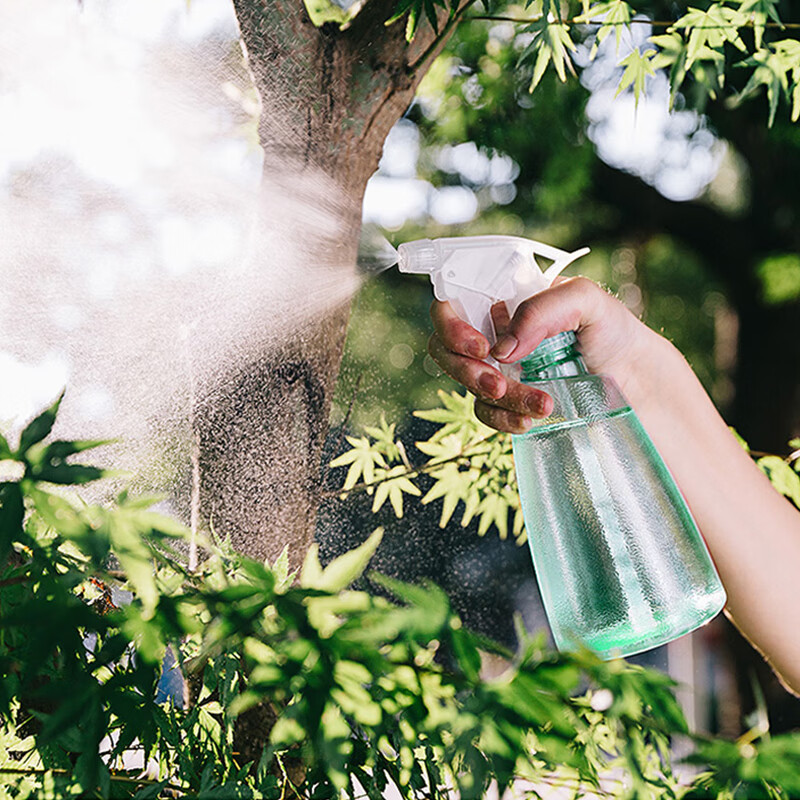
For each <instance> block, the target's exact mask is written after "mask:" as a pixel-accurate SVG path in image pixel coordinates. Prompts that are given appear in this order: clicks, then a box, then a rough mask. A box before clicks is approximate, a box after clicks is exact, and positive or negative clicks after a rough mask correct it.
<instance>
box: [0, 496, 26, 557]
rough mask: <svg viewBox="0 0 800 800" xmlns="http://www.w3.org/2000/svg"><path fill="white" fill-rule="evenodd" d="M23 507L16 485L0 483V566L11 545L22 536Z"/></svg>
mask: <svg viewBox="0 0 800 800" xmlns="http://www.w3.org/2000/svg"><path fill="white" fill-rule="evenodd" d="M24 519H25V505H24V502H23V499H22V490H21V488H20V485H19V484H18V483H0V564H3V565H4V564H5V563H6V559H7V558H8V554H9V553H10V552H11V547H12V544H13V543H14V542H15V541H18V540H19V539H20V537H21V536H22V535H23V533H24V531H23V527H22V526H23V521H24Z"/></svg>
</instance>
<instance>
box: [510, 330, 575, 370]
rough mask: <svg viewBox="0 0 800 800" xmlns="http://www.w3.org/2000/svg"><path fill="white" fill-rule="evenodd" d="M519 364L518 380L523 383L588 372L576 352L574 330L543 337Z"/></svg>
mask: <svg viewBox="0 0 800 800" xmlns="http://www.w3.org/2000/svg"><path fill="white" fill-rule="evenodd" d="M519 364H520V368H521V371H522V373H521V376H520V380H521V381H522V382H523V383H531V382H534V381H546V380H552V379H554V378H569V377H572V376H575V375H588V373H589V370H587V369H586V364H584V362H583V358H582V357H581V354H580V353H579V352H578V348H577V341H576V338H575V332H574V331H565V332H564V333H559V334H556V335H555V336H551V337H550V338H549V339H545V340H544V341H543V342H542V343H541V344H540V345H539V346H538V347H537V348H536V349H535V350H534V351H533V352H532V353H531V354H530V355H529V356H526V357H525V358H523V359H521V360H520V362H519Z"/></svg>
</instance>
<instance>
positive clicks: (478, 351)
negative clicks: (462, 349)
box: [467, 339, 488, 358]
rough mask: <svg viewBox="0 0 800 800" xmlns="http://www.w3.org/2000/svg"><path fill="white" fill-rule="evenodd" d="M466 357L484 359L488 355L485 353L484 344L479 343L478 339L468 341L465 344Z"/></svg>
mask: <svg viewBox="0 0 800 800" xmlns="http://www.w3.org/2000/svg"><path fill="white" fill-rule="evenodd" d="M467 355H470V356H472V357H473V358H486V356H487V355H488V354H487V352H486V343H485V342H481V341H480V340H479V339H470V341H469V342H467Z"/></svg>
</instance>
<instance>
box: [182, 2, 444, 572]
mask: <svg viewBox="0 0 800 800" xmlns="http://www.w3.org/2000/svg"><path fill="white" fill-rule="evenodd" d="M234 6H235V9H236V13H237V16H238V19H239V26H240V30H241V34H242V39H243V42H244V44H245V48H246V51H247V57H248V61H249V65H250V68H251V71H252V74H253V78H254V81H255V85H256V88H257V89H258V91H259V94H260V96H261V101H262V112H261V118H260V126H259V133H260V140H261V145H262V147H263V150H264V181H263V202H262V206H261V209H260V211H261V213H260V215H259V217H260V219H259V223H258V224H259V232H258V235H257V244H256V252H255V254H254V257H255V258H256V259H257V260H258V265H259V270H260V271H263V280H264V281H269V282H270V283H269V285H270V286H271V287H274V294H273V297H272V299H271V302H270V307H269V308H267V309H263V314H264V320H265V325H264V335H263V339H262V340H260V341H258V342H250V343H249V347H248V348H247V355H245V356H243V357H242V356H237V355H236V354H232V357H231V359H230V366H229V367H228V368H227V369H226V371H225V373H224V374H223V375H221V376H203V377H201V378H200V379H199V391H198V396H199V400H198V414H197V435H198V443H199V462H200V472H201V481H200V486H201V489H200V499H201V510H202V514H203V516H204V517H205V519H206V520H207V521H208V522H209V523H210V524H211V525H212V526H213V527H214V529H215V530H216V531H217V532H218V533H219V534H220V535H223V536H226V535H230V537H231V541H232V543H233V545H234V547H235V548H236V549H237V550H239V551H240V552H244V553H246V554H248V555H251V556H253V557H258V558H269V559H274V558H275V557H276V556H277V555H278V554H279V553H280V551H281V550H282V548H283V546H284V545H286V544H288V545H289V546H290V559H291V561H292V562H293V564H294V565H297V563H298V562H299V561H300V560H301V559H302V556H303V554H304V551H305V549H306V548H307V546H308V544H309V543H310V541H311V539H312V536H313V530H314V522H315V517H316V509H317V506H318V502H319V498H318V485H319V480H318V479H319V467H320V465H319V460H320V454H321V449H322V444H323V441H324V437H325V434H326V431H327V424H328V414H329V411H330V406H331V399H332V392H333V387H334V383H335V380H336V376H337V372H338V368H339V362H340V359H341V354H342V348H343V345H344V339H345V332H346V326H347V320H348V316H349V303H350V298H351V296H352V294H353V293H354V292H355V291H356V289H357V288H358V285H359V279H358V276H357V274H356V267H355V262H356V252H357V245H358V236H359V231H360V220H361V204H362V199H363V195H364V190H365V187H366V183H367V180H368V179H369V177H370V175H371V174H372V173H373V172H374V171H375V169H376V168H377V165H378V161H379V159H380V155H381V150H382V146H383V141H384V139H385V137H386V135H387V133H388V132H389V129H390V128H391V126H392V125H393V124H394V123H395V122H396V121H397V119H398V118H399V117H400V116H401V114H402V113H403V112H404V111H405V109H406V108H407V107H408V105H409V104H410V102H411V99H412V97H413V93H414V90H415V88H416V86H417V84H418V82H419V80H420V79H421V77H422V74H423V72H424V69H425V68H426V67H427V66H428V65H429V63H430V61H431V60H432V58H433V57H434V56H435V54H436V52H437V51H438V49H439V48H440V47H441V46H442V45H443V44H444V39H445V38H446V33H447V30H445V31H443V35H441V36H440V37H439V38H438V39H436V38H435V37H434V34H433V32H432V30H431V29H430V28H429V27H427V28H425V29H424V30H421V31H420V32H419V33H418V35H417V37H416V38H415V40H414V41H413V42H412V43H411V44H408V43H407V42H406V41H405V38H404V29H403V25H402V23H400V24H397V25H392V26H389V27H386V26H384V20H385V19H386V17H387V16H388V14H389V9H390V8H391V4H387V3H382V2H376V0H373V2H371V3H367V4H366V5H365V7H364V8H363V9H362V10H361V11H360V13H359V14H358V15H357V16H356V17H355V19H354V20H353V21H352V23H351V24H350V25H349V27H348V28H347V29H346V30H344V31H341V30H339V28H338V26H336V25H332V24H326V25H324V26H323V27H322V28H316V27H315V26H314V25H313V24H312V23H311V21H310V19H309V18H308V15H307V14H306V12H305V8H304V6H303V4H302V3H300V2H297V0H292V2H281V1H280V0H234Z"/></svg>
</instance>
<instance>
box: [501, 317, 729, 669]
mask: <svg viewBox="0 0 800 800" xmlns="http://www.w3.org/2000/svg"><path fill="white" fill-rule="evenodd" d="M521 368H522V375H521V378H522V381H523V382H524V383H526V384H529V385H533V386H536V387H537V388H538V389H542V390H544V391H546V392H547V393H548V394H549V395H551V396H552V397H553V400H554V401H555V406H554V409H553V412H552V414H550V416H549V417H547V418H546V419H541V420H535V421H534V426H533V428H531V430H530V431H529V432H528V433H526V434H522V435H519V436H514V437H513V445H514V461H515V466H516V471H517V481H518V484H519V491H520V496H521V498H522V508H523V515H524V517H525V525H526V528H527V532H528V541H529V543H530V548H531V553H532V555H533V562H534V565H535V569H536V576H537V580H538V582H539V589H540V591H541V594H542V599H543V602H544V606H545V610H546V612H547V617H548V620H549V622H550V626H551V628H552V631H553V637H554V639H555V642H556V645H557V646H558V647H559V648H560V649H564V648H567V649H569V648H574V647H576V646H578V645H586V646H587V647H589V648H590V649H591V650H594V651H595V652H596V653H598V654H599V655H600V656H601V657H603V658H610V657H613V656H616V655H620V656H626V655H632V654H634V653H638V652H641V651H643V650H648V649H650V648H652V647H657V646H658V645H662V644H665V643H666V642H669V641H671V640H672V639H675V638H677V637H678V636H681V635H683V634H685V633H688V632H689V631H691V630H694V629H695V628H697V627H699V626H700V625H703V624H704V623H705V622H708V621H709V620H710V619H712V618H713V617H714V616H715V615H716V614H717V613H718V612H719V611H720V610H721V609H722V607H723V605H724V604H725V590H724V589H723V587H722V584H721V582H720V580H719V577H718V575H717V572H716V570H715V568H714V565H713V563H712V561H711V558H710V556H709V554H708V550H707V549H706V546H705V544H704V542H703V540H702V538H701V536H700V534H699V532H698V530H697V526H696V525H695V523H694V520H693V519H692V516H691V514H690V513H689V509H688V508H687V506H686V502H685V501H684V499H683V497H682V496H681V494H680V492H679V491H678V488H677V486H676V485H675V481H674V480H673V478H672V476H671V475H670V473H669V470H668V469H667V467H666V466H665V464H664V462H663V460H662V458H661V456H660V455H659V454H658V452H657V451H656V449H655V447H654V446H653V443H652V442H651V441H650V437H649V436H648V435H647V433H646V432H645V430H644V428H643V427H642V424H641V423H640V422H639V419H638V418H637V416H636V414H635V413H634V412H633V411H632V410H631V407H630V406H629V405H628V403H627V401H626V400H625V398H624V397H623V395H622V393H621V392H620V390H619V388H618V387H617V385H616V383H615V382H614V381H613V380H612V379H611V378H609V377H605V376H602V375H591V374H589V372H588V371H587V370H586V366H585V364H584V362H583V359H582V358H581V356H580V354H579V353H578V351H577V350H576V347H575V334H574V333H572V332H567V333H561V334H559V335H558V336H554V337H552V338H551V339H546V340H545V341H544V342H542V344H541V345H539V347H538V348H537V349H536V350H535V351H534V352H533V353H532V354H531V355H530V356H528V357H527V358H525V359H523V360H522V362H521Z"/></svg>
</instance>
